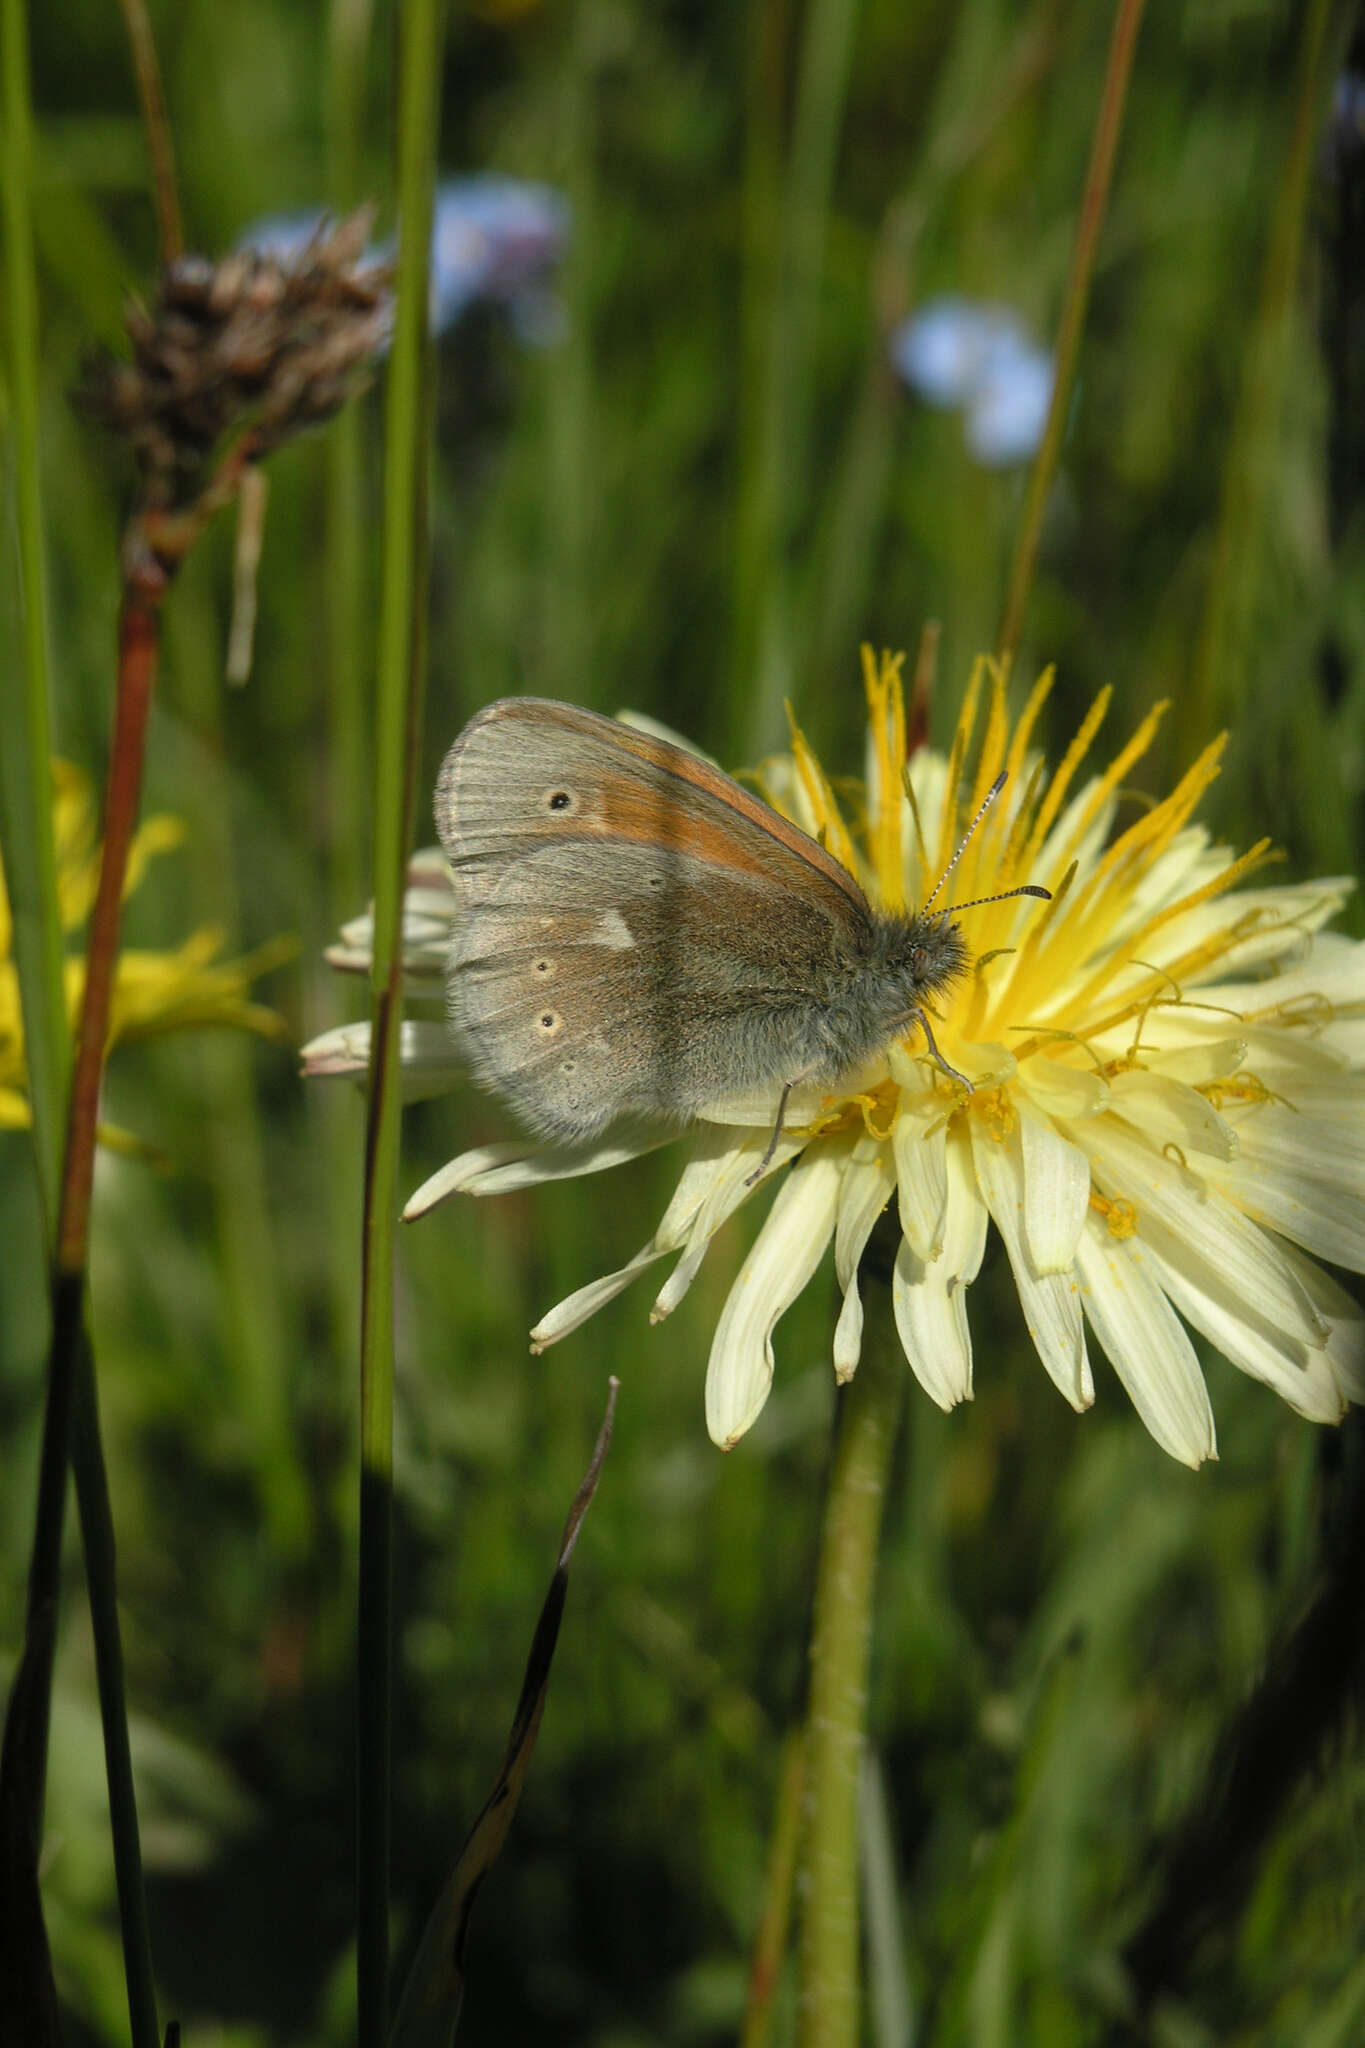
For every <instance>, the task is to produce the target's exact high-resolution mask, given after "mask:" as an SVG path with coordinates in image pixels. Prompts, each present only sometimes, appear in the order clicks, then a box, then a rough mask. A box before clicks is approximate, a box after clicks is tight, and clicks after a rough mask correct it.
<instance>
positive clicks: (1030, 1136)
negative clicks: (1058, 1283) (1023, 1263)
mask: <svg viewBox="0 0 1365 2048" xmlns="http://www.w3.org/2000/svg"><path fill="white" fill-rule="evenodd" d="M1015 1108H1016V1109H1017V1111H1018V1113H1019V1139H1020V1145H1021V1150H1022V1157H1023V1162H1024V1236H1025V1238H1026V1240H1027V1242H1028V1248H1029V1257H1030V1259H1031V1260H1032V1262H1033V1270H1034V1272H1035V1273H1069V1272H1070V1271H1071V1265H1072V1260H1073V1258H1074V1256H1075V1251H1076V1245H1077V1242H1078V1240H1079V1238H1080V1235H1081V1231H1082V1230H1083V1229H1084V1227H1085V1219H1086V1214H1087V1211H1088V1210H1089V1207H1090V1161H1089V1160H1088V1159H1087V1158H1086V1156H1085V1154H1084V1152H1082V1151H1080V1150H1079V1149H1078V1148H1077V1147H1076V1146H1075V1145H1072V1144H1069V1143H1068V1141H1067V1140H1066V1139H1065V1138H1064V1137H1062V1135H1061V1134H1060V1132H1059V1131H1058V1130H1057V1129H1056V1127H1055V1125H1053V1124H1052V1123H1051V1122H1050V1121H1049V1120H1048V1119H1047V1118H1046V1117H1041V1116H1039V1115H1038V1114H1037V1112H1036V1111H1035V1110H1033V1109H1032V1108H1031V1107H1030V1106H1029V1104H1028V1103H1027V1102H1025V1101H1023V1100H1022V1099H1021V1098H1020V1097H1019V1096H1017V1095H1016V1097H1015Z"/></svg>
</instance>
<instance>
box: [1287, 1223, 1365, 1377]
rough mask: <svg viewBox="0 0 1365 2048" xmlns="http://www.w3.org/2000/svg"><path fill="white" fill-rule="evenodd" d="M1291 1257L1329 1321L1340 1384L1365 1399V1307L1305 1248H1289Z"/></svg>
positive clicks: (1329, 1350) (1331, 1360)
mask: <svg viewBox="0 0 1365 2048" xmlns="http://www.w3.org/2000/svg"><path fill="white" fill-rule="evenodd" d="M1283 1257H1284V1258H1286V1259H1287V1260H1288V1261H1289V1264H1290V1265H1291V1266H1292V1267H1293V1269H1294V1271H1295V1272H1296V1273H1297V1274H1298V1276H1299V1279H1300V1280H1301V1281H1302V1282H1303V1285H1304V1289H1305V1292H1306V1293H1307V1294H1308V1295H1309V1297H1310V1298H1311V1300H1312V1303H1313V1306H1314V1308H1315V1309H1316V1310H1317V1311H1318V1314H1319V1315H1320V1316H1321V1317H1322V1319H1323V1321H1324V1322H1325V1323H1326V1324H1327V1327H1328V1331H1329V1333H1330V1334H1329V1336H1328V1339H1327V1344H1326V1347H1325V1348H1326V1354H1327V1363H1328V1364H1329V1365H1330V1366H1331V1368H1332V1374H1333V1377H1334V1378H1335V1380H1336V1382H1337V1385H1338V1386H1339V1387H1340V1388H1341V1391H1342V1393H1343V1394H1344V1395H1345V1396H1346V1399H1347V1400H1348V1401H1365V1311H1362V1310H1361V1308H1360V1307H1359V1305H1358V1304H1357V1303H1356V1302H1354V1301H1353V1300H1352V1299H1351V1297H1350V1295H1349V1294H1348V1293H1347V1292H1346V1289H1345V1288H1344V1287H1339V1286H1338V1285H1337V1283H1336V1281H1335V1280H1334V1279H1333V1278H1332V1276H1331V1274H1330V1273H1324V1272H1323V1270H1322V1267H1321V1266H1319V1265H1316V1264H1315V1263H1314V1262H1313V1260H1312V1259H1306V1258H1305V1257H1304V1256H1303V1253H1302V1252H1296V1251H1294V1250H1292V1249H1288V1248H1286V1249H1285V1250H1284V1252H1283Z"/></svg>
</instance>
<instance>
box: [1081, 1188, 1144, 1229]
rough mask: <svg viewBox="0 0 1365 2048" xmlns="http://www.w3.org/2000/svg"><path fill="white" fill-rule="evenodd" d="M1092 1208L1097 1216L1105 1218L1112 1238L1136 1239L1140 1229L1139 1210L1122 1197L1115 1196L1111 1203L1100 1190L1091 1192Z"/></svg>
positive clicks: (1095, 1189)
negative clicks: (1138, 1228)
mask: <svg viewBox="0 0 1365 2048" xmlns="http://www.w3.org/2000/svg"><path fill="white" fill-rule="evenodd" d="M1090 1206H1091V1208H1092V1209H1093V1210H1095V1212H1096V1214H1097V1215H1100V1216H1103V1218H1104V1221H1105V1227H1106V1229H1107V1230H1108V1232H1109V1235H1110V1236H1111V1237H1117V1238H1120V1239H1122V1238H1125V1237H1136V1236H1137V1227H1138V1215H1137V1210H1136V1209H1135V1208H1134V1207H1133V1205H1132V1203H1131V1202H1128V1201H1125V1200H1124V1198H1123V1196H1122V1195H1115V1196H1114V1198H1113V1200H1112V1201H1111V1200H1110V1199H1109V1198H1108V1197H1107V1196H1105V1195H1102V1194H1101V1193H1100V1192H1099V1189H1098V1188H1091V1190H1090Z"/></svg>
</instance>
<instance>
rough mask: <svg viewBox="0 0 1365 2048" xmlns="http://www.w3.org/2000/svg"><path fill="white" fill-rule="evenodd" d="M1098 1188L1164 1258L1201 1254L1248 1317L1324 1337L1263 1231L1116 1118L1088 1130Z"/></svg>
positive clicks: (1302, 1335)
mask: <svg viewBox="0 0 1365 2048" xmlns="http://www.w3.org/2000/svg"><path fill="white" fill-rule="evenodd" d="M1082 1135H1083V1137H1084V1142H1085V1144H1086V1145H1087V1146H1088V1147H1089V1150H1090V1159H1091V1166H1092V1169H1093V1173H1094V1178H1095V1181H1096V1184H1097V1185H1098V1186H1099V1187H1100V1188H1101V1189H1102V1191H1103V1192H1104V1193H1105V1194H1106V1195H1109V1196H1117V1197H1121V1198H1123V1199H1124V1200H1126V1201H1129V1202H1131V1203H1133V1204H1134V1206H1135V1207H1136V1209H1137V1213H1138V1229H1139V1231H1140V1233H1141V1235H1142V1236H1143V1238H1144V1239H1145V1240H1146V1241H1147V1242H1148V1243H1150V1244H1153V1245H1154V1246H1155V1247H1156V1249H1157V1250H1158V1251H1160V1252H1161V1253H1162V1254H1163V1255H1164V1256H1168V1257H1169V1256H1170V1255H1171V1251H1172V1247H1173V1244H1174V1245H1177V1246H1178V1245H1180V1244H1184V1245H1186V1246H1189V1247H1193V1248H1195V1249H1196V1250H1197V1254H1198V1257H1199V1259H1200V1261H1201V1263H1203V1264H1205V1265H1207V1266H1209V1267H1211V1268H1213V1269H1214V1270H1215V1271H1216V1272H1217V1273H1218V1274H1219V1276H1220V1278H1221V1280H1222V1281H1223V1282H1225V1283H1226V1284H1227V1285H1228V1286H1229V1287H1230V1288H1231V1290H1232V1296H1233V1299H1234V1300H1237V1301H1239V1302H1241V1303H1242V1304H1243V1305H1244V1306H1245V1307H1246V1308H1247V1309H1249V1310H1250V1311H1251V1313H1252V1314H1253V1315H1255V1316H1257V1317H1259V1318H1260V1320H1261V1321H1262V1322H1264V1323H1267V1324H1269V1326H1270V1327H1271V1328H1272V1329H1282V1330H1284V1331H1285V1332H1286V1333H1287V1334H1288V1335H1290V1336H1296V1337H1298V1338H1299V1339H1300V1340H1301V1341H1302V1342H1304V1343H1306V1344H1310V1345H1311V1344H1319V1343H1321V1342H1322V1341H1323V1339H1324V1337H1325V1335H1326V1332H1325V1330H1324V1329H1323V1327H1322V1325H1321V1323H1320V1322H1319V1320H1318V1317H1317V1315H1316V1314H1315V1312H1314V1309H1313V1305H1312V1303H1311V1302H1310V1301H1309V1299H1308V1297H1307V1295H1306V1294H1305V1293H1304V1291H1303V1288H1302V1286H1301V1285H1300V1284H1299V1282H1298V1280H1297V1279H1296V1278H1295V1277H1294V1275H1293V1274H1292V1273H1291V1272H1290V1271H1289V1269H1288V1267H1287V1266H1286V1265H1285V1263H1284V1261H1283V1260H1282V1259H1281V1258H1280V1257H1279V1255H1278V1252H1277V1250H1276V1248H1275V1245H1274V1243H1273V1241H1272V1240H1271V1239H1269V1238H1268V1237H1267V1236H1266V1234H1265V1232H1264V1231H1263V1230H1261V1229H1259V1228H1258V1226H1257V1225H1256V1224H1255V1223H1253V1222H1251V1221H1250V1220H1249V1219H1248V1218H1247V1217H1245V1216H1243V1215H1242V1214H1241V1213H1240V1212H1239V1210H1237V1209H1236V1208H1234V1207H1233V1206H1232V1205H1231V1203H1229V1202H1225V1201H1223V1200H1221V1198H1220V1197H1219V1195H1218V1194H1217V1193H1216V1192H1215V1191H1214V1189H1213V1188H1211V1187H1210V1186H1209V1185H1208V1183H1207V1178H1201V1177H1200V1176H1199V1175H1197V1174H1194V1173H1191V1172H1190V1171H1189V1170H1188V1169H1187V1168H1185V1167H1182V1166H1180V1165H1178V1164H1177V1163H1176V1161H1174V1160H1173V1159H1170V1158H1167V1157H1166V1156H1165V1154H1163V1153H1161V1152H1158V1151H1157V1150H1156V1149H1155V1147H1154V1146H1151V1145H1148V1144H1146V1143H1144V1141H1143V1140H1142V1139H1141V1138H1139V1137H1138V1135H1137V1133H1136V1132H1135V1131H1133V1130H1132V1129H1131V1127H1130V1126H1129V1125H1127V1124H1125V1123H1122V1122H1120V1120H1119V1119H1118V1118H1117V1117H1100V1118H1098V1119H1097V1120H1096V1121H1095V1122H1094V1123H1089V1124H1087V1125H1086V1126H1085V1128H1084V1133H1083V1134H1082V1133H1081V1132H1078V1133H1077V1136H1078V1137H1081V1136H1082Z"/></svg>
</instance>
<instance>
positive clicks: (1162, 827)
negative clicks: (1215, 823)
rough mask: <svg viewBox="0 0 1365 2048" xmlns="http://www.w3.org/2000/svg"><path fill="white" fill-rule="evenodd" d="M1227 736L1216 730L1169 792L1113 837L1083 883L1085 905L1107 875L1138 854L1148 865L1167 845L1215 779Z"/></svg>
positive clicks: (1128, 864) (1098, 891)
mask: <svg viewBox="0 0 1365 2048" xmlns="http://www.w3.org/2000/svg"><path fill="white" fill-rule="evenodd" d="M1227 738H1228V736H1227V734H1226V733H1219V735H1218V737H1217V738H1216V739H1213V740H1210V741H1209V744H1208V745H1207V746H1206V747H1205V749H1204V751H1203V753H1202V754H1201V755H1200V756H1199V758H1198V760H1197V761H1195V762H1194V763H1193V764H1192V765H1191V766H1190V767H1189V768H1188V769H1187V770H1186V771H1185V773H1184V774H1183V775H1182V776H1181V778H1180V780H1179V782H1178V783H1177V784H1176V786H1175V788H1174V789H1173V790H1172V791H1171V793H1170V795H1169V796H1168V797H1165V798H1163V800H1162V801H1161V802H1160V803H1159V804H1156V805H1155V806H1154V807H1153V808H1152V809H1151V810H1150V811H1148V812H1147V814H1146V816H1145V817H1141V818H1138V819H1137V820H1136V821H1135V822H1134V823H1133V824H1131V825H1130V826H1129V827H1128V830H1127V831H1126V832H1124V833H1122V834H1121V835H1120V836H1119V838H1117V839H1116V840H1115V841H1114V844H1113V845H1112V846H1111V847H1110V848H1109V850H1108V852H1107V853H1106V854H1105V855H1104V858H1103V859H1102V860H1101V861H1100V863H1099V865H1098V867H1097V868H1096V869H1095V872H1094V874H1093V875H1092V876H1091V878H1090V880H1089V882H1088V883H1087V884H1086V889H1085V896H1084V899H1083V901H1084V902H1085V904H1086V906H1087V907H1089V905H1090V904H1092V903H1094V902H1096V901H1098V899H1099V897H1100V895H1101V894H1102V893H1103V892H1104V891H1105V889H1106V888H1107V885H1108V883H1109V880H1110V878H1111V877H1112V876H1113V875H1114V874H1116V873H1117V872H1118V871H1119V870H1120V869H1121V868H1125V867H1126V868H1129V869H1132V868H1134V867H1136V866H1137V864H1138V859H1139V857H1141V862H1142V865H1143V866H1144V867H1150V866H1151V864H1152V862H1153V861H1154V860H1155V859H1156V858H1157V855H1158V854H1159V853H1163V852H1164V851H1165V849H1166V848H1167V847H1168V846H1169V845H1170V843H1171V841H1172V840H1173V839H1174V837H1175V835H1176V833H1177V832H1179V831H1180V830H1181V828H1182V827H1183V826H1184V825H1186V824H1187V823H1188V822H1189V819H1190V817H1191V815H1192V814H1193V812H1194V809H1195V807H1196V805H1197V804H1198V803H1199V801H1200V799H1201V798H1202V797H1203V795H1204V792H1205V791H1206V790H1207V789H1208V788H1209V787H1210V785H1211V784H1212V783H1214V782H1215V781H1216V780H1217V778H1218V775H1219V773H1220V768H1219V762H1220V760H1221V757H1222V753H1223V749H1224V748H1225V747H1226V745H1227Z"/></svg>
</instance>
